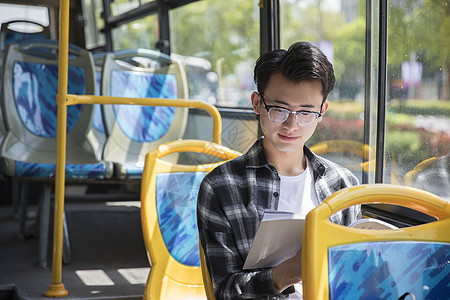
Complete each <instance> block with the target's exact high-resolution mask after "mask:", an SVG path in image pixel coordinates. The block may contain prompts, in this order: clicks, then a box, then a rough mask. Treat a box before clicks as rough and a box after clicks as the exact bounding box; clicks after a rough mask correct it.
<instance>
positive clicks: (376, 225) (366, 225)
mask: <svg viewBox="0 0 450 300" xmlns="http://www.w3.org/2000/svg"><path fill="white" fill-rule="evenodd" d="M348 227H351V228H359V229H369V230H385V229H398V227H397V226H394V225H392V224H389V223H388V222H384V221H381V220H378V219H373V218H362V219H359V220H356V221H354V222H353V223H351V224H350V225H349V226H348Z"/></svg>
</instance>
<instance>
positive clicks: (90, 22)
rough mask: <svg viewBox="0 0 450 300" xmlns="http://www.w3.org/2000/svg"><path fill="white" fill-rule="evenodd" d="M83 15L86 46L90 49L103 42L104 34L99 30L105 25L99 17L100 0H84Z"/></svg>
mask: <svg viewBox="0 0 450 300" xmlns="http://www.w3.org/2000/svg"><path fill="white" fill-rule="evenodd" d="M83 10H84V12H83V15H84V17H85V23H84V24H85V30H84V31H85V34H86V48H87V49H91V48H94V47H98V46H101V45H104V44H105V35H104V34H103V33H101V32H100V30H101V29H103V28H104V27H105V22H104V20H103V18H102V17H101V14H102V11H103V4H102V0H84V2H83Z"/></svg>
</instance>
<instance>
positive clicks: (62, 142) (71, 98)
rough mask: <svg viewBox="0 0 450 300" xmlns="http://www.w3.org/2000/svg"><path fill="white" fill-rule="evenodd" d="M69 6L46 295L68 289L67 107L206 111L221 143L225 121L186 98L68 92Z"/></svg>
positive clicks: (65, 5)
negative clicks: (125, 106)
mask: <svg viewBox="0 0 450 300" xmlns="http://www.w3.org/2000/svg"><path fill="white" fill-rule="evenodd" d="M69 7H70V0H60V13H59V20H60V28H59V54H58V55H59V61H58V64H59V74H58V94H57V95H56V103H57V106H58V109H57V133H56V143H57V145H56V174H55V212H54V227H53V260H52V282H51V284H50V286H49V288H48V290H47V291H46V292H45V293H44V296H46V297H64V296H67V295H68V294H69V292H68V291H67V290H66V288H65V287H64V284H63V283H62V278H61V277H62V276H61V275H62V243H63V214H64V188H65V166H66V127H67V124H66V119H67V106H70V105H76V104H132V105H149V106H172V107H189V108H199V109H204V110H206V111H207V112H208V113H209V114H210V115H211V117H212V118H213V142H215V143H217V144H221V133H222V120H221V117H220V114H219V111H218V110H217V108H216V107H215V106H212V105H210V104H207V103H205V102H201V101H196V100H186V99H160V98H124V97H109V96H92V95H72V94H67V78H68V65H69V60H68V55H69Z"/></svg>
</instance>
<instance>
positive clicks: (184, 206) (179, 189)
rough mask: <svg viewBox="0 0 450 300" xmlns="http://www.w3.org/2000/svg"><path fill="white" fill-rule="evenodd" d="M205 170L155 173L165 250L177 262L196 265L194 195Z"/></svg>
mask: <svg viewBox="0 0 450 300" xmlns="http://www.w3.org/2000/svg"><path fill="white" fill-rule="evenodd" d="M205 175H206V172H179V173H161V174H157V175H156V211H157V214H158V223H159V227H160V229H161V233H162V236H163V239H164V243H165V244H166V247H167V250H168V251H169V252H170V254H171V255H172V257H173V258H174V259H175V260H177V261H178V262H179V263H181V264H184V265H187V266H197V267H198V266H200V254H199V249H198V229H197V194H198V189H199V186H200V183H201V181H202V180H203V177H204V176H205Z"/></svg>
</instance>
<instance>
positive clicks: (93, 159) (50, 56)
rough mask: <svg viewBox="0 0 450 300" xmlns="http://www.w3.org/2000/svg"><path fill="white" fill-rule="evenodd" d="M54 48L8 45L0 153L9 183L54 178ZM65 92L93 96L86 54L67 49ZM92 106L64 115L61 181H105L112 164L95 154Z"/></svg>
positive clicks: (90, 64) (53, 44) (74, 108)
mask: <svg viewBox="0 0 450 300" xmlns="http://www.w3.org/2000/svg"><path fill="white" fill-rule="evenodd" d="M57 47H58V44H57V42H50V41H49V42H46V43H33V42H31V43H24V44H11V45H10V46H9V47H8V49H7V51H6V54H5V60H4V61H5V65H4V67H3V72H2V83H3V84H2V86H3V88H2V97H1V100H2V105H3V108H4V110H5V111H4V115H5V123H6V126H7V133H6V136H5V139H4V141H3V144H2V147H1V149H0V154H1V158H2V159H3V161H4V165H5V167H6V173H7V175H8V176H12V177H37V178H53V177H54V173H55V157H56V107H57V105H56V93H57V87H58V77H57V76H58V66H57V64H58V57H57ZM70 49H71V50H70V51H71V55H70V56H69V65H70V67H69V80H68V91H69V93H73V94H94V92H95V79H94V68H93V61H92V57H91V55H90V54H89V52H87V51H85V50H82V49H79V48H77V47H75V46H71V48H70ZM92 115H93V107H92V105H83V106H81V105H77V106H70V107H68V109H67V166H66V172H67V174H66V177H67V178H72V179H105V178H109V177H111V175H112V167H111V163H107V162H104V161H101V160H100V153H95V151H94V146H93V145H94V144H95V143H97V141H95V140H93V138H92V135H90V134H89V132H90V131H92V128H93V125H92Z"/></svg>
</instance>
